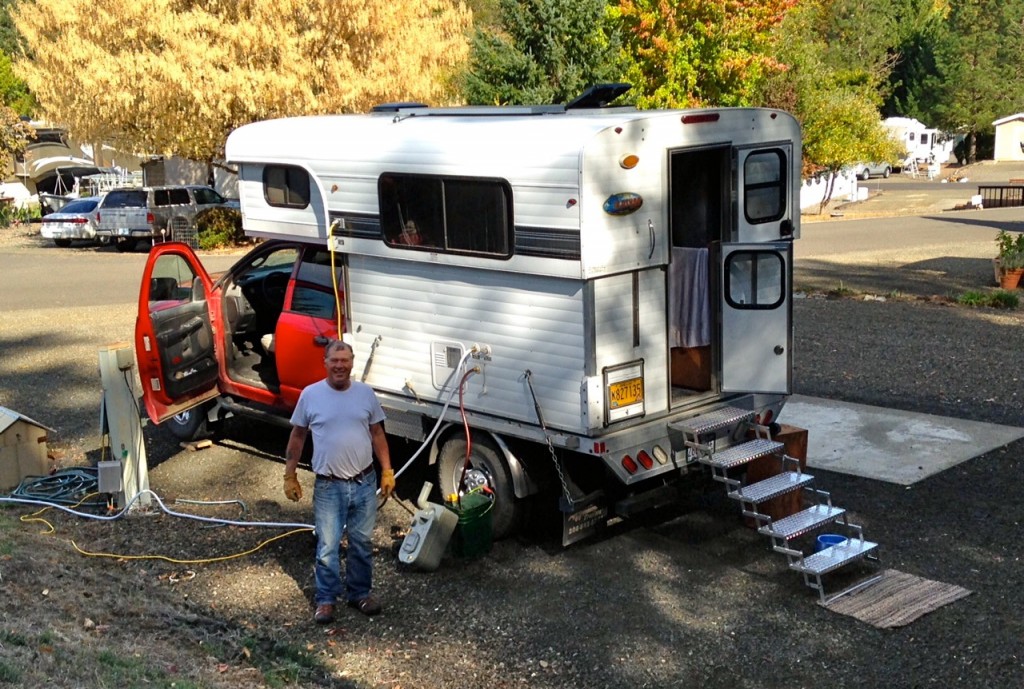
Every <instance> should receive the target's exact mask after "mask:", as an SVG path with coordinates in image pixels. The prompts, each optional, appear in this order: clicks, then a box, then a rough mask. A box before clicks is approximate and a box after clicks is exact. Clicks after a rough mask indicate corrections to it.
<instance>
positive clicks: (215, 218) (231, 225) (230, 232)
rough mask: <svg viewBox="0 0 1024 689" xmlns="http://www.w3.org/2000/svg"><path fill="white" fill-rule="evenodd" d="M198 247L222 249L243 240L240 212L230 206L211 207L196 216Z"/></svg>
mask: <svg viewBox="0 0 1024 689" xmlns="http://www.w3.org/2000/svg"><path fill="white" fill-rule="evenodd" d="M196 237H197V239H198V241H199V248H200V249H204V250H209V249H223V248H225V247H231V246H236V245H238V244H241V243H242V242H243V241H245V233H244V232H243V231H242V214H241V213H239V212H238V211H237V210H234V209H232V208H211V209H210V210H208V211H206V212H205V213H203V214H201V215H199V216H198V217H197V218H196Z"/></svg>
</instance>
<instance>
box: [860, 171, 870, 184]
mask: <svg viewBox="0 0 1024 689" xmlns="http://www.w3.org/2000/svg"><path fill="white" fill-rule="evenodd" d="M860 178H861V180H863V181H865V182H867V181H868V180H869V179H871V173H870V172H868V170H867V168H864V172H862V173H860Z"/></svg>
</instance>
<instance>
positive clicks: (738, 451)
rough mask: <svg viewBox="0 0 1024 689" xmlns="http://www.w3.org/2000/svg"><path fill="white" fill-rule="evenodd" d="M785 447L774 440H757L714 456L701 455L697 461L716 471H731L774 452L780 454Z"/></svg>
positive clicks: (735, 446) (716, 453) (729, 448)
mask: <svg viewBox="0 0 1024 689" xmlns="http://www.w3.org/2000/svg"><path fill="white" fill-rule="evenodd" d="M783 447H785V446H784V445H783V444H782V443H780V442H776V441H774V440H765V439H764V438H755V439H754V440H748V441H747V442H745V443H741V444H740V445H733V446H732V447H728V448H726V449H724V450H721V451H719V452H715V453H714V454H712V455H706V456H705V455H701V456H699V457H698V458H697V461H698V462H700V463H701V464H707V465H708V466H711V467H715V468H716V469H731V468H732V467H738V466H740V465H741V464H746V463H747V462H749V461H751V460H753V459H757V458H758V457H764V456H766V455H770V454H772V453H773V452H778V451H779V450H781V449H782V448H783Z"/></svg>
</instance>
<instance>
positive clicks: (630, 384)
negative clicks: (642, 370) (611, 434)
mask: <svg viewBox="0 0 1024 689" xmlns="http://www.w3.org/2000/svg"><path fill="white" fill-rule="evenodd" d="M643 401H644V379H643V378H630V379H629V380H623V381H619V382H618V383H611V384H609V385H608V406H609V407H611V408H612V409H621V408H622V407H628V406H630V405H631V404H639V403H640V402H643Z"/></svg>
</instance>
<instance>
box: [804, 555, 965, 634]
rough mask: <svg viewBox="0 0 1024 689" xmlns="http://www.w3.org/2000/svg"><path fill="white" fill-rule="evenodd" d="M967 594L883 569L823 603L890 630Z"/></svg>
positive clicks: (840, 611)
mask: <svg viewBox="0 0 1024 689" xmlns="http://www.w3.org/2000/svg"><path fill="white" fill-rule="evenodd" d="M970 594H971V592H970V591H969V590H967V589H965V588H963V587H962V586H957V585H956V584H943V583H942V582H940V581H931V580H930V579H922V578H921V577H917V576H914V575H913V574H907V573H906V572H898V571H896V570H894V569H887V570H885V571H884V572H882V577H881V579H879V580H878V581H877V582H876V583H874V584H872V585H871V586H868V587H867V588H865V589H863V590H861V591H856V592H854V593H851V594H850V595H848V596H843V597H841V598H838V599H836V600H834V601H831V602H829V603H824V604H823V605H824V606H825V607H826V608H828V609H829V610H831V611H832V612H836V613H839V614H840V615H849V616H850V617H854V618H856V619H858V620H860V621H861V622H866V623H868V624H870V625H871V626H873V627H878V628H879V629H891V628H893V627H902V626H904V625H907V624H910V623H911V622H913V621H914V620H916V619H917V618H919V617H921V616H923V615H927V614H928V613H930V612H931V611H933V610H938V609H939V608H941V607H942V606H944V605H948V604H950V603H952V602H953V601H956V600H960V599H961V598H963V597H965V596H969V595H970ZM819 605H821V603H819Z"/></svg>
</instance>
